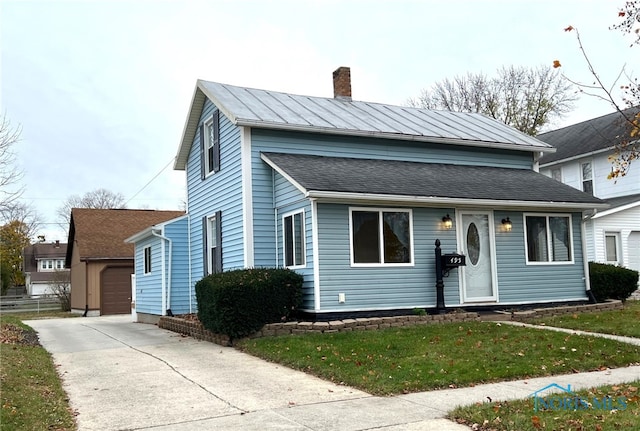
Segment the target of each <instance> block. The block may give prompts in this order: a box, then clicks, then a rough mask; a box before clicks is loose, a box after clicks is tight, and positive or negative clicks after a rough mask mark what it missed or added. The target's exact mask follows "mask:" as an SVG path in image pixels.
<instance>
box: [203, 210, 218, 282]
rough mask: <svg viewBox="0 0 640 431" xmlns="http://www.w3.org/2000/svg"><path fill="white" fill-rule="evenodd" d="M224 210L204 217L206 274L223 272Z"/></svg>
mask: <svg viewBox="0 0 640 431" xmlns="http://www.w3.org/2000/svg"><path fill="white" fill-rule="evenodd" d="M221 217H222V212H220V211H216V213H215V214H214V215H212V216H209V217H204V219H203V222H204V258H205V262H206V264H205V275H209V274H216V273H218V272H222V240H221V238H222V237H221V234H222V232H221V231H222V220H221Z"/></svg>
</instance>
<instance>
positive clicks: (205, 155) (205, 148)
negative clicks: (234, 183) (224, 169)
mask: <svg viewBox="0 0 640 431" xmlns="http://www.w3.org/2000/svg"><path fill="white" fill-rule="evenodd" d="M200 133H201V137H200V144H201V146H202V177H203V178H204V177H206V176H208V175H210V174H212V173H215V172H218V171H219V170H220V111H218V110H217V109H216V110H215V111H213V115H211V118H209V120H207V121H206V122H205V123H204V124H203V125H202V127H201V128H200Z"/></svg>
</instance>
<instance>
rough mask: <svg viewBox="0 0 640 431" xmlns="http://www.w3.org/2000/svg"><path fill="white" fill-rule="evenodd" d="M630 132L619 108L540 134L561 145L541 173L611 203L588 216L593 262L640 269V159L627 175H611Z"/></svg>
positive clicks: (548, 156)
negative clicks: (618, 150)
mask: <svg viewBox="0 0 640 431" xmlns="http://www.w3.org/2000/svg"><path fill="white" fill-rule="evenodd" d="M629 111H631V110H629ZM636 111H637V108H634V109H633V111H632V112H636ZM625 112H627V111H625ZM625 134H626V135H627V136H628V132H627V129H626V125H625V122H624V120H623V117H622V115H621V114H620V113H618V112H614V113H612V114H608V115H605V116H602V117H599V118H594V119H591V120H588V121H584V122H582V123H578V124H574V125H572V126H568V127H564V128H562V129H558V130H554V131H552V132H548V133H543V134H540V135H539V136H538V139H540V140H541V141H544V142H546V143H548V144H551V145H553V146H554V147H556V148H557V152H555V153H545V155H544V156H543V157H542V158H541V159H540V172H541V173H543V174H545V175H547V176H549V177H552V178H554V179H556V180H558V181H561V182H563V183H565V184H568V185H570V186H572V187H574V188H576V189H578V190H582V191H585V192H588V193H592V194H593V195H594V196H596V197H598V198H600V199H603V200H605V201H607V203H609V204H610V207H609V208H608V209H606V210H600V211H595V212H593V213H592V214H589V215H588V216H586V217H585V230H584V234H585V244H586V252H587V253H586V255H587V259H588V260H589V261H595V262H602V263H611V264H615V265H620V266H624V267H627V268H630V269H634V270H636V271H640V160H638V161H635V162H634V163H632V165H631V167H630V169H629V171H628V173H627V175H625V176H624V177H621V178H617V179H607V176H608V175H609V173H610V172H611V170H612V164H611V161H610V160H609V156H611V154H613V150H614V145H615V144H616V142H618V141H619V139H620V136H625Z"/></svg>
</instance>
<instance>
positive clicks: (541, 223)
mask: <svg viewBox="0 0 640 431" xmlns="http://www.w3.org/2000/svg"><path fill="white" fill-rule="evenodd" d="M525 225H526V230H525V236H526V242H527V264H536V263H548V262H562V263H573V239H572V235H571V217H570V216H569V215H560V214H558V215H556V214H553V215H547V214H525Z"/></svg>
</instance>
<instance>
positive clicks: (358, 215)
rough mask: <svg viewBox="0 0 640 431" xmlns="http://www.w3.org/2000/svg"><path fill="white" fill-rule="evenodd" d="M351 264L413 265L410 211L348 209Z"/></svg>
mask: <svg viewBox="0 0 640 431" xmlns="http://www.w3.org/2000/svg"><path fill="white" fill-rule="evenodd" d="M349 213H350V214H349V215H350V217H349V224H350V236H351V265H354V266H372V265H412V264H413V234H412V230H413V221H412V212H411V210H405V209H377V208H350V209H349Z"/></svg>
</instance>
